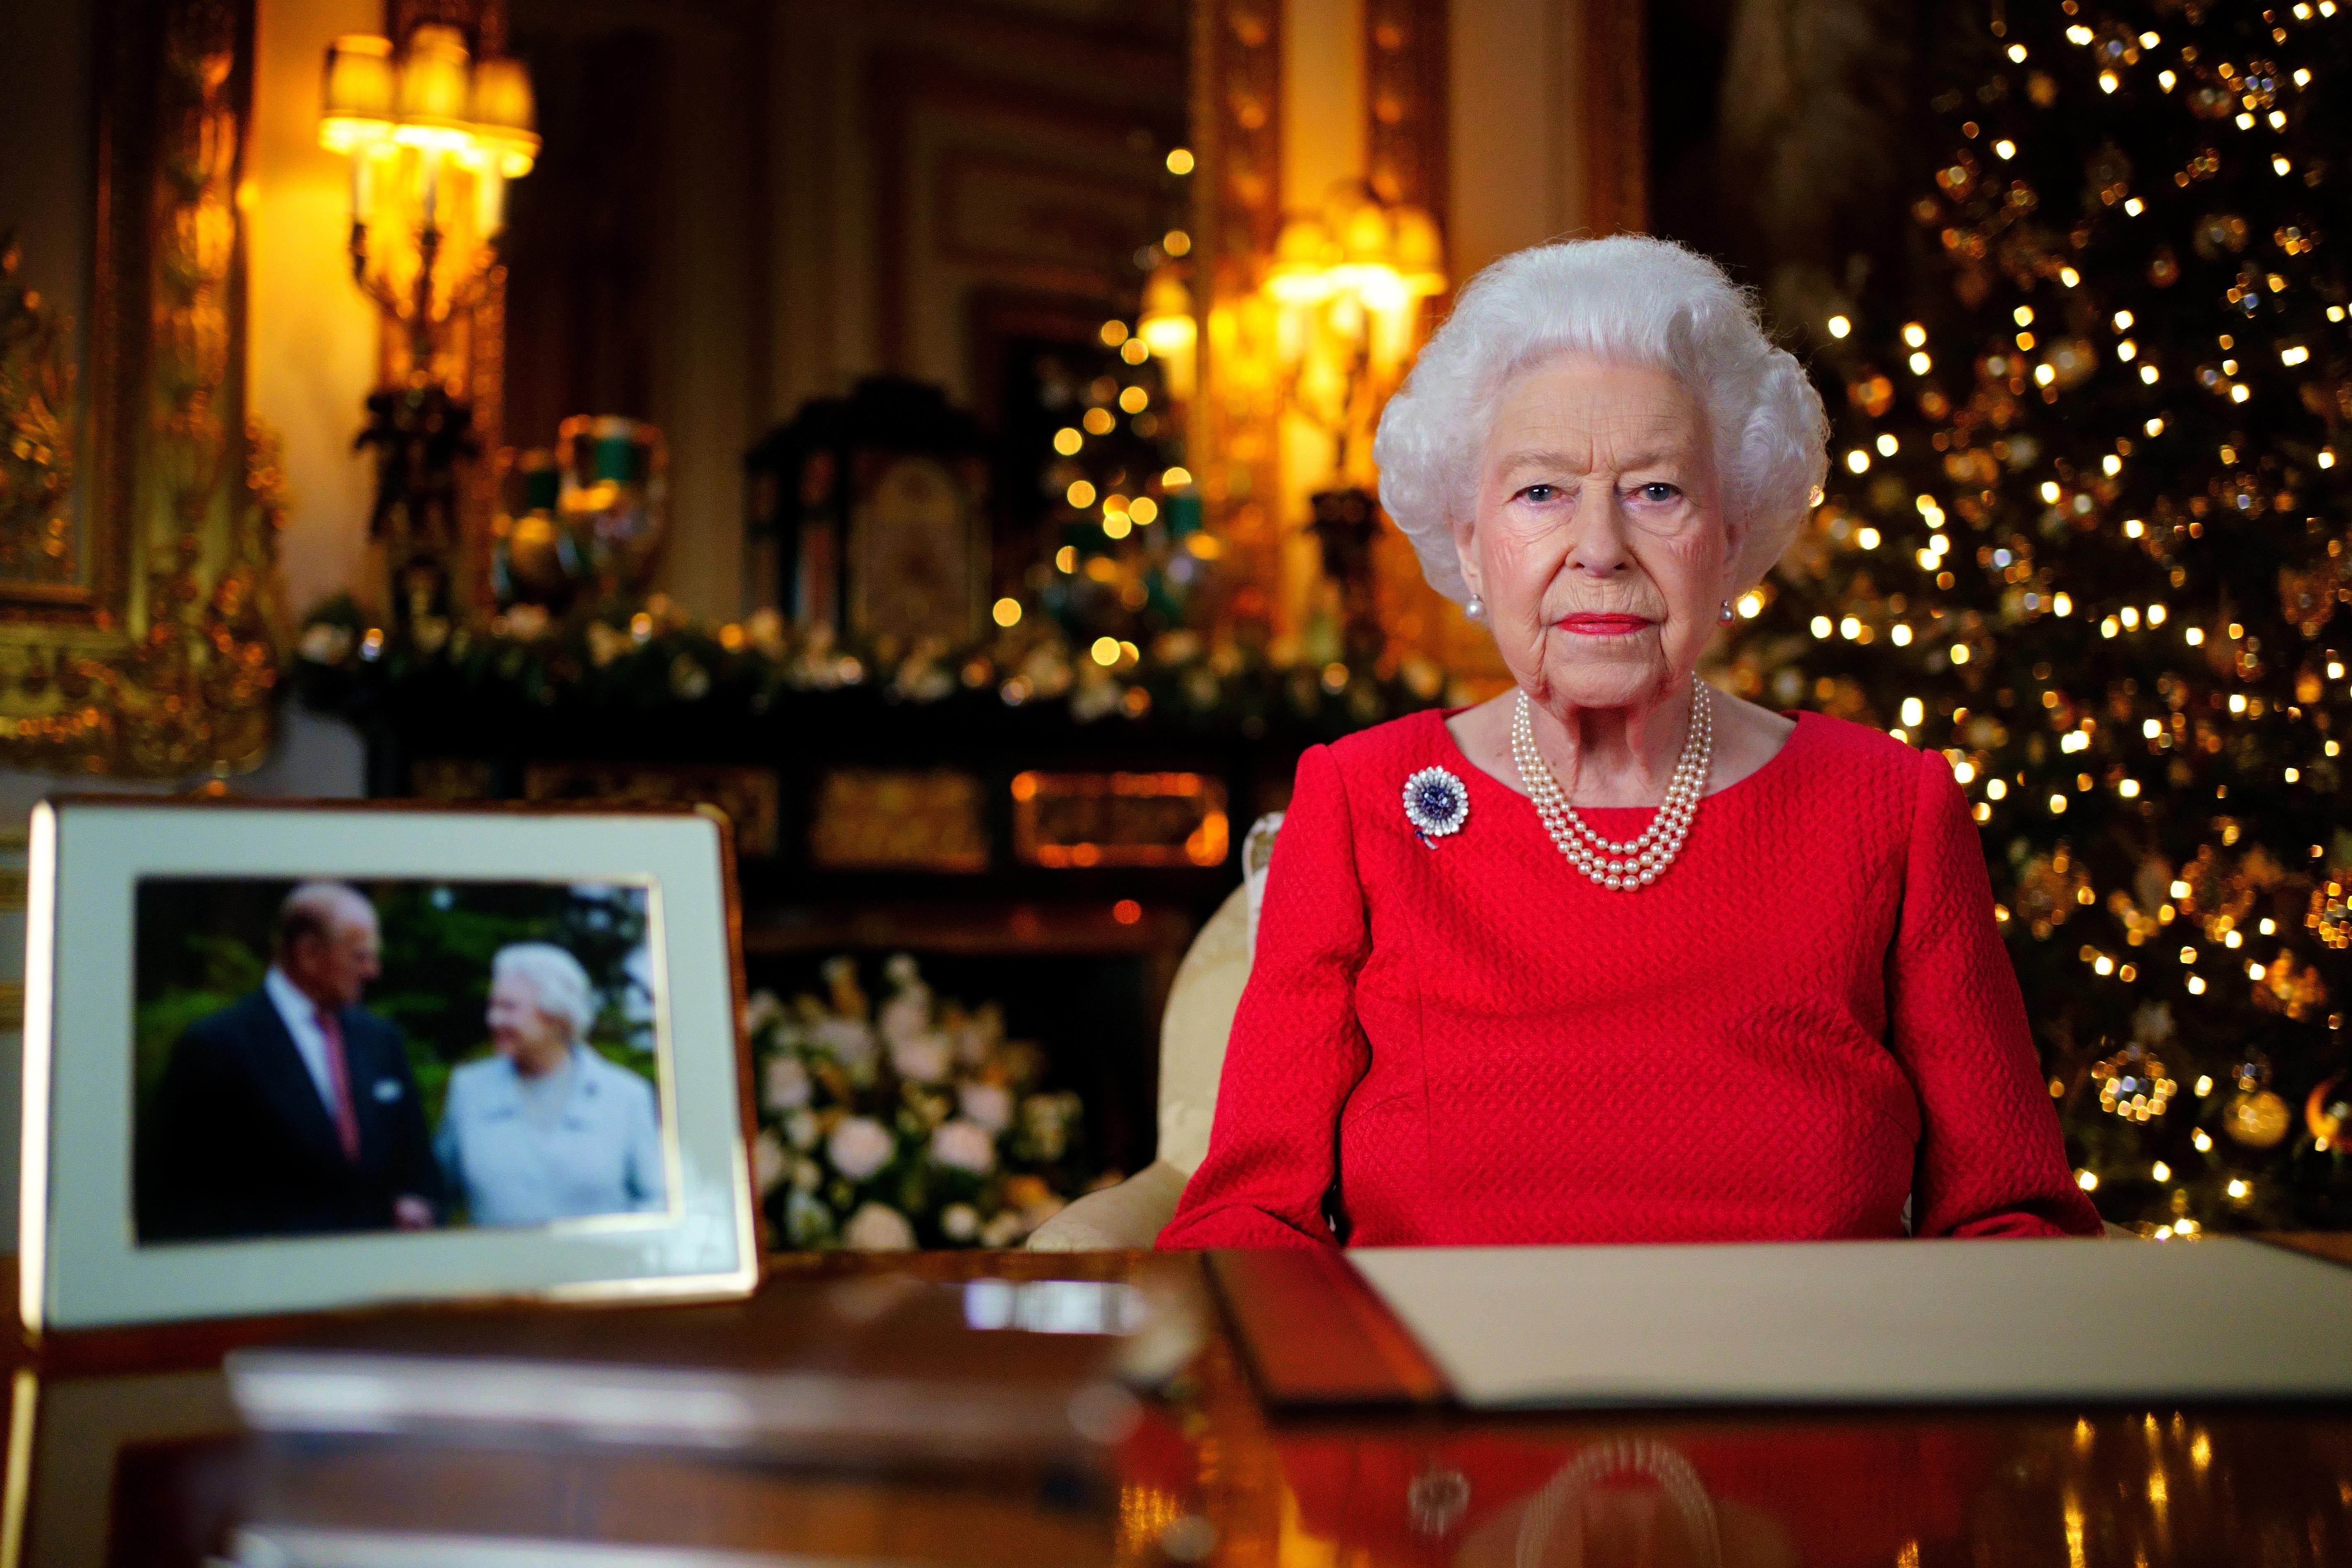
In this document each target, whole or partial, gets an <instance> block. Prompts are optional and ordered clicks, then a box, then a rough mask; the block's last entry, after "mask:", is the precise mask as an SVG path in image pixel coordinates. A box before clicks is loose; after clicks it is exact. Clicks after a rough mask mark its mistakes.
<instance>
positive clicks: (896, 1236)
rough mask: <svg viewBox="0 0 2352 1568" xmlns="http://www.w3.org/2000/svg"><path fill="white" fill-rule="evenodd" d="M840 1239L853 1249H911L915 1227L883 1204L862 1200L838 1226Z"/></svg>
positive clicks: (905, 1217) (895, 1250)
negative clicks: (856, 1209) (843, 1223)
mask: <svg viewBox="0 0 2352 1568" xmlns="http://www.w3.org/2000/svg"><path fill="white" fill-rule="evenodd" d="M841 1239H842V1241H843V1243H844V1244H845V1246H847V1247H849V1248H850V1249H851V1250H853V1251H856V1252H912V1251H913V1250H914V1249H915V1227H914V1226H911V1225H908V1223H907V1216H906V1215H902V1214H900V1213H899V1212H898V1210H897V1209H894V1208H892V1207H891V1206H890V1205H887V1204H866V1205H861V1206H860V1207H859V1209H858V1211H857V1212H856V1214H854V1215H850V1216H849V1223H848V1224H847V1225H845V1226H842V1228H841Z"/></svg>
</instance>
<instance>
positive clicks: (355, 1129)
mask: <svg viewBox="0 0 2352 1568" xmlns="http://www.w3.org/2000/svg"><path fill="white" fill-rule="evenodd" d="M319 1032H320V1034H322V1035H324V1036H326V1037H327V1078H328V1080H329V1081H330V1082H331V1083H332V1084H333V1085H334V1088H335V1135H336V1136H337V1137H338V1138H341V1140H342V1143H343V1158H344V1159H346V1160H350V1161H353V1162H357V1161H358V1159H359V1157H360V1118H359V1112H358V1111H356V1110H353V1109H352V1069H351V1065H350V1064H349V1063H348V1062H346V1061H345V1060H344V1059H343V1026H341V1024H339V1023H337V1022H336V1021H335V1016H334V1015H333V1014H332V1013H330V1012H328V1011H327V1010H326V1009H325V1008H323V1007H321V1008H320V1009H319Z"/></svg>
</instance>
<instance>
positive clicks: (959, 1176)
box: [744, 954, 1118, 1251]
mask: <svg viewBox="0 0 2352 1568" xmlns="http://www.w3.org/2000/svg"><path fill="white" fill-rule="evenodd" d="M822 973H823V975H824V983H825V986H826V989H827V992H828V994H827V995H826V996H825V997H824V998H823V999H819V998H818V997H815V996H810V995H803V996H798V997H795V998H793V1000H792V1001H791V1002H790V1003H785V1002H782V1001H781V1000H779V999H778V998H777V997H776V996H775V995H774V994H772V993H768V992H761V993H760V994H757V995H754V996H753V997H752V998H751V1002H750V1004H749V1005H747V1006H746V1008H745V1009H744V1016H745V1021H746V1024H747V1026H748V1027H749V1028H750V1032H751V1047H752V1051H753V1056H754V1061H755V1064H756V1067H757V1074H756V1079H757V1082H758V1083H759V1086H760V1116H761V1134H760V1140H759V1142H758V1144H757V1145H756V1146H755V1149H754V1152H753V1160H754V1163H755V1167H756V1173H757V1176H758V1180H759V1184H760V1197H761V1207H762V1209H763V1210H764V1212H765V1213H766V1215H767V1216H768V1219H769V1221H770V1224H771V1225H772V1227H773V1244H774V1245H776V1246H779V1247H790V1248H795V1249H808V1248H820V1247H853V1248H859V1249H864V1250H870V1251H897V1250H903V1249H905V1248H908V1247H1016V1246H1018V1245H1020V1243H1021V1242H1022V1241H1023V1240H1024V1238H1025V1237H1027V1236H1028V1235H1029V1233H1030V1232H1031V1231H1033V1230H1034V1229H1035V1228H1036V1227H1037V1226H1040V1225H1042V1224H1044V1223H1045V1221H1046V1220H1047V1219H1049V1218H1051V1217H1052V1216H1053V1215H1055V1213H1056V1212H1057V1211H1059V1210H1060V1208H1061V1207H1062V1205H1064V1204H1065V1203H1066V1202H1067V1201H1068V1200H1069V1198H1070V1197H1071V1196H1072V1195H1074V1194H1076V1193H1078V1192H1080V1191H1083V1190H1086V1189H1087V1188H1090V1187H1093V1186H1096V1185H1099V1184H1103V1183H1104V1182H1107V1181H1115V1180H1117V1179H1118V1173H1104V1174H1102V1175H1099V1176H1097V1175H1096V1174H1095V1173H1093V1172H1092V1171H1091V1170H1089V1169H1088V1168H1087V1167H1086V1166H1085V1165H1084V1164H1083V1163H1082V1162H1083V1157H1084V1139H1083V1137H1082V1136H1081V1134H1082V1132H1083V1130H1084V1127H1085V1108H1084V1106H1083V1105H1082V1104H1081V1102H1080V1101H1079V1099H1078V1097H1077V1096H1076V1094H1073V1093H1070V1092H1068V1091H1067V1090H1053V1089H1045V1087H1044V1086H1043V1085H1042V1084H1041V1083H1040V1081H1039V1080H1040V1079H1042V1077H1043V1076H1044V1071H1045V1054H1044V1053H1043V1052H1042V1051H1040V1050H1039V1049H1038V1047H1036V1046H1034V1045H1032V1044H1030V1043H1028V1042H1025V1041H1019V1040H1008V1039H1007V1038H1005V1032H1004V1016H1003V1010H1002V1009H1001V1008H999V1007H997V1006H996V1005H993V1004H991V1005H985V1006H982V1007H977V1008H966V1007H963V1006H961V1005H958V1004H956V1003H954V1002H942V1001H940V999H939V998H938V997H936V996H934V995H933V994H932V992H931V989H930V987H929V985H928V984H925V983H924V981H923V978H922V974H921V973H920V971H919V968H918V967H917V965H916V963H915V961H914V960H913V959H912V958H910V957H908V956H906V955H905V954H899V955H898V956H896V957H893V958H891V959H890V960H889V961H887V963H885V964H884V966H883V972H882V973H883V981H884V984H885V985H886V987H887V995H886V996H885V998H884V999H883V1000H882V1002H881V1004H880V1005H878V1006H877V1005H873V1004H872V1003H870V1002H869V1001H868V999H867V997H866V994H865V992H864V991H863V990H862V989H861V988H860V986H859V984H858V975H857V969H856V964H855V963H854V962H853V961H851V960H849V959H846V958H836V959H833V960H831V961H829V962H828V963H826V964H825V965H824V969H823V971H822Z"/></svg>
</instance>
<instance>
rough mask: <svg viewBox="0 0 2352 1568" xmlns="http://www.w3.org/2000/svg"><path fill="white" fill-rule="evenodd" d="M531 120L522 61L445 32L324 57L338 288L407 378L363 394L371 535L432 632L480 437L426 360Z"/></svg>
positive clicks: (522, 150) (474, 294) (371, 42)
mask: <svg viewBox="0 0 2352 1568" xmlns="http://www.w3.org/2000/svg"><path fill="white" fill-rule="evenodd" d="M535 120H536V110H535V108H534V105H533V103H532V100H531V91H530V73H529V72H528V71H527V70H525V69H524V68H523V64H522V62H521V61H520V60H517V59H510V58H493V59H484V60H479V61H477V60H475V59H473V58H471V53H470V51H469V50H468V49H467V47H466V39H465V35H464V34H462V33H460V32H459V31H458V30H457V29H456V28H455V27H445V26H429V25H428V26H419V27H417V28H416V29H415V31H413V32H411V33H410V34H409V36H408V43H407V47H405V48H404V49H402V50H398V51H395V50H394V47H393V43H392V40H391V39H389V38H385V37H378V36H376V35H374V34H369V33H352V34H346V35H345V36H343V37H340V38H338V39H336V40H335V42H334V43H333V44H332V45H331V46H330V47H329V48H328V50H327V69H326V83H325V93H324V99H323V102H322V104H321V106H320V115H319V144H320V146H322V147H325V148H326V149H328V150H329V151H330V152H334V153H342V154H343V155H345V156H346V157H348V158H350V159H351V161H352V224H351V235H350V239H349V244H350V247H351V258H352V281H353V282H355V283H357V284H358V285H359V287H360V289H361V290H362V292H364V293H365V294H366V295H367V297H368V298H369V299H371V300H374V301H375V304H376V307H377V309H378V310H381V311H382V312H383V317H384V320H385V321H387V322H391V323H395V324H397V325H399V326H401V327H404V328H405V329H406V331H405V338H406V349H407V356H408V358H407V365H406V367H405V370H406V374H405V375H404V377H401V376H397V375H395V376H394V377H392V379H393V380H394V384H391V385H387V386H383V387H380V388H378V389H377V390H376V391H375V392H374V393H373V394H372V395H370V396H369V398H368V401H367V407H368V423H367V426H366V427H365V428H364V429H363V430H362V432H361V433H360V438H359V445H360V446H361V447H373V448H374V451H375V462H376V490H375V502H374V506H373V510H372V512H371V514H370V517H369V525H368V527H369V533H370V534H371V535H372V536H373V537H374V538H377V539H380V540H382V541H383V542H384V544H385V551H386V564H387V567H388V569H389V575H390V578H391V587H392V597H393V611H394V615H395V616H397V617H398V619H399V620H400V622H401V623H402V624H403V625H406V626H415V627H423V626H428V625H436V624H437V625H439V626H443V627H445V628H446V624H447V621H448V619H449V617H450V616H451V614H452V610H453V605H452V591H453V587H454V584H453V581H452V563H453V561H454V560H455V559H456V558H457V554H458V553H459V552H460V549H461V535H462V532H463V528H462V524H461V520H460V518H459V510H460V505H461V495H462V489H461V486H460V485H459V483H458V479H457V466H458V464H459V463H461V462H463V461H464V460H466V459H467V458H472V457H474V456H476V455H478V451H479V449H480V440H479V437H478V436H477V434H476V432H475V429H474V413H473V408H472V406H471V405H469V404H468V403H467V402H466V401H465V400H464V399H463V398H462V397H461V396H460V395H458V394H459V391H460V390H461V389H462V387H463V384H464V377H463V375H462V374H458V373H457V370H456V369H455V368H454V367H452V366H449V365H446V364H440V363H436V362H437V361H439V360H440V359H442V358H445V357H446V356H447V355H448V354H449V352H450V348H451V333H450V332H449V331H448V329H449V326H450V323H451V321H452V320H453V318H457V317H461V316H464V315H466V314H467V313H469V312H471V311H472V310H474V309H475V308H476V307H477V306H478V305H479V304H481V303H482V301H483V300H485V299H486V298H487V297H488V291H489V290H490V289H492V288H493V287H494V284H493V279H498V278H499V277H501V276H502V274H501V273H500V272H499V264H498V263H499V258H498V248H497V242H498V238H499V235H500V234H501V233H503V232H504V230H505V228H506V205H507V182H508V181H509V180H513V179H519V178H520V177H521V176H523V175H525V174H529V173H530V168H531V164H532V163H533V161H534V160H535V159H536V158H537V156H538V153H539V135H538V132H536V130H535V129H534V122H535ZM386 349H387V355H388V357H390V354H391V344H390V343H389V342H387V345H386ZM387 368H388V369H391V370H396V369H397V368H398V367H397V361H396V359H394V360H393V363H391V364H390V365H388V366H387Z"/></svg>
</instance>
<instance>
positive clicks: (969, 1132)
mask: <svg viewBox="0 0 2352 1568" xmlns="http://www.w3.org/2000/svg"><path fill="white" fill-rule="evenodd" d="M931 1158H932V1160H933V1161H935V1162H936V1163H940V1164H942V1165H945V1166H947V1167H948V1168H949V1169H950V1170H951V1171H970V1172H971V1173H972V1174H973V1175H975V1176H984V1175H986V1174H988V1173H989V1172H991V1171H992V1170H994V1169H995V1168H996V1140H995V1139H994V1138H992V1137H991V1136H990V1135H989V1131H988V1129H987V1128H985V1127H982V1125H981V1124H980V1123H978V1122H977V1121H963V1120H962V1119H961V1118H958V1119H957V1120H955V1121H943V1122H941V1123H940V1126H939V1129H938V1130H937V1131H934V1132H933V1133H932V1134H931Z"/></svg>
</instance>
